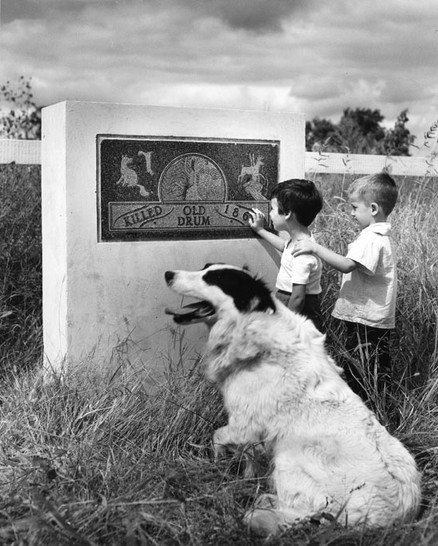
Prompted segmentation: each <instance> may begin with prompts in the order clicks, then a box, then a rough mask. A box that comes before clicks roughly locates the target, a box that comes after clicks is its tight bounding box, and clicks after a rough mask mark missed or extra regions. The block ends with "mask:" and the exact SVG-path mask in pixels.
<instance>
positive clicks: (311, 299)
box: [275, 290, 323, 332]
mask: <svg viewBox="0 0 438 546" xmlns="http://www.w3.org/2000/svg"><path fill="white" fill-rule="evenodd" d="M291 294H292V293H291V292H286V291H285V290H277V292H276V293H275V295H276V297H277V299H279V300H280V301H281V303H284V305H286V307H289V300H290V297H291ZM300 315H303V316H304V317H307V318H308V319H310V320H311V321H312V322H313V324H314V325H315V326H316V327H317V328H318V330H319V331H320V332H322V331H323V329H322V313H321V298H320V295H319V294H306V299H305V300H304V307H303V309H302V310H301V311H300Z"/></svg>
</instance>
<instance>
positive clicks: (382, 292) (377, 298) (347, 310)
mask: <svg viewBox="0 0 438 546" xmlns="http://www.w3.org/2000/svg"><path fill="white" fill-rule="evenodd" d="M390 233H391V225H390V224H389V223H388V222H378V223H376V224H372V225H370V226H368V227H367V228H365V229H364V230H362V231H361V233H360V234H359V236H358V237H357V239H356V240H355V241H353V242H352V243H351V244H349V245H348V253H347V258H350V259H351V260H354V261H355V262H357V263H358V264H359V265H360V267H358V268H357V269H355V270H354V271H352V272H351V273H346V274H344V275H343V276H342V284H341V289H340V291H339V296H338V300H337V302H336V304H335V307H334V310H333V313H332V314H333V316H334V317H336V318H338V319H341V320H346V321H349V322H358V323H360V324H365V325H367V326H373V327H375V328H394V327H395V298H396V292H397V271H396V256H395V249H394V245H393V243H392V241H391V239H390V237H389V235H390Z"/></svg>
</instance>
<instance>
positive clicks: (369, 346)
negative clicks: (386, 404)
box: [341, 321, 392, 400]
mask: <svg viewBox="0 0 438 546" xmlns="http://www.w3.org/2000/svg"><path fill="white" fill-rule="evenodd" d="M341 322H342V323H343V325H344V329H345V336H346V337H345V339H346V341H345V348H346V350H347V352H348V357H347V358H346V359H345V360H344V366H343V367H344V375H345V379H346V381H347V383H348V385H349V386H350V387H351V389H352V390H353V392H355V393H356V394H358V395H359V396H360V397H361V398H362V399H363V400H369V399H370V395H371V398H373V397H374V396H375V395H377V396H382V395H383V396H384V395H385V391H386V390H387V387H388V385H389V384H390V382H391V356H390V349H389V341H390V336H391V332H392V330H390V329H384V328H374V327H372V326H365V325H364V324H359V323H356V322H347V321H341Z"/></svg>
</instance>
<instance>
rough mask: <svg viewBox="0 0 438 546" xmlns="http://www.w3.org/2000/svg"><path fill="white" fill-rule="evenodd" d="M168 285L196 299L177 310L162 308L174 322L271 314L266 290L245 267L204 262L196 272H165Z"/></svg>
mask: <svg viewBox="0 0 438 546" xmlns="http://www.w3.org/2000/svg"><path fill="white" fill-rule="evenodd" d="M164 277H165V279H166V282H167V284H168V286H169V287H170V288H171V289H172V290H173V291H174V292H176V293H177V294H180V295H182V296H189V297H193V298H196V299H197V300H199V301H197V302H196V303H191V304H189V305H186V306H184V307H182V308H180V309H166V313H167V314H169V315H173V320H174V321H175V322H176V323H178V324H190V323H194V322H201V321H203V322H207V323H210V324H211V323H213V322H215V321H216V320H217V319H218V318H219V317H220V316H221V315H224V314H226V315H227V316H230V317H232V316H234V315H235V314H236V313H250V312H254V311H259V312H266V313H274V312H275V310H276V307H275V303H274V300H273V298H272V296H271V293H270V291H269V290H268V288H267V287H266V286H265V284H264V283H263V281H261V280H260V279H257V278H254V277H253V276H252V275H251V274H250V273H249V272H248V271H247V270H246V269H242V268H239V267H234V266H232V265H225V264H207V265H206V266H205V267H204V269H201V270H200V271H166V273H165V274H164Z"/></svg>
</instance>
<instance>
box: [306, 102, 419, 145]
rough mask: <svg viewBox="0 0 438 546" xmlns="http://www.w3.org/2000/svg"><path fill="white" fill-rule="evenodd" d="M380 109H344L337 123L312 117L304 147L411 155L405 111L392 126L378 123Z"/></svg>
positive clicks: (380, 121)
mask: <svg viewBox="0 0 438 546" xmlns="http://www.w3.org/2000/svg"><path fill="white" fill-rule="evenodd" d="M384 119H385V118H384V116H383V115H382V114H381V113H380V110H372V109H370V108H355V109H352V108H346V109H345V110H344V112H343V114H342V117H341V119H340V120H339V123H338V124H333V123H332V122H331V121H330V120H327V119H320V118H315V119H313V120H312V121H310V122H307V123H306V149H307V150H324V151H326V152H338V153H346V152H348V153H355V154H383V155H410V154H409V145H410V144H412V143H413V141H414V139H415V137H414V136H412V135H411V134H410V132H409V129H408V128H407V127H406V123H407V121H408V117H407V110H403V112H401V113H400V114H399V116H398V118H397V121H396V122H395V125H394V128H393V129H385V127H383V126H382V125H381V123H382V121H383V120H384Z"/></svg>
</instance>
